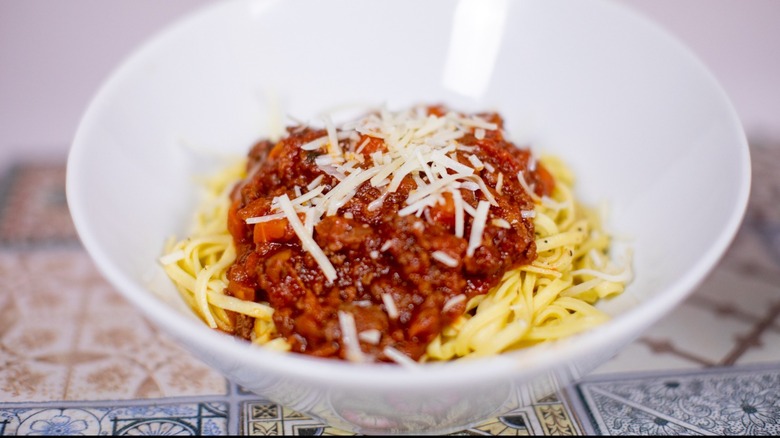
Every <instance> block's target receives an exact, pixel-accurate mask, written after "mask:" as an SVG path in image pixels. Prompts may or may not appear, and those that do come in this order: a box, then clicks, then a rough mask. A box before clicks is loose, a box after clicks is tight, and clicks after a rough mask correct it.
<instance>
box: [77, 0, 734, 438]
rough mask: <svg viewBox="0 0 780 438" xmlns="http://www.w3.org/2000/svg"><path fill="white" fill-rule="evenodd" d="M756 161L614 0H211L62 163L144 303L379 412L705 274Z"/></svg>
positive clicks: (134, 76) (262, 370) (297, 398)
mask: <svg viewBox="0 0 780 438" xmlns="http://www.w3.org/2000/svg"><path fill="white" fill-rule="evenodd" d="M347 11H348V13H347ZM380 17H381V19H379V18H380ZM291 29H296V31H294V32H293V31H291ZM617 35H619V36H620V38H616V36H617ZM680 90H685V93H681V92H680ZM749 186H750V169H749V155H748V149H747V145H746V142H745V139H744V135H743V133H742V128H741V126H740V123H739V120H738V119H737V117H736V116H735V112H734V110H733V108H732V107H731V105H730V103H729V101H728V98H727V97H726V96H725V94H724V93H723V91H722V90H721V89H720V87H719V85H718V84H717V82H716V81H715V80H714V79H713V77H712V76H711V75H710V74H709V73H708V72H707V70H706V68H705V67H703V66H702V65H701V64H700V63H699V62H698V61H697V60H696V58H695V56H693V55H692V54H691V53H689V52H688V51H687V49H685V48H684V47H682V46H681V45H680V44H679V43H677V42H676V40H674V38H673V37H670V36H669V35H667V34H666V33H664V32H663V31H661V30H660V29H658V28H657V27H656V26H655V25H653V24H652V23H650V22H649V21H647V20H646V19H644V18H643V17H640V16H638V15H636V14H635V13H633V12H632V11H630V10H628V9H625V8H624V7H622V6H620V5H616V4H613V3H610V2H603V1H587V2H578V3H577V4H575V5H572V4H566V6H565V7H564V6H563V3H561V2H549V1H534V0H528V1H518V2H508V1H504V0H490V1H487V2H485V1H473V0H461V1H460V2H457V3H453V2H444V1H441V2H439V1H432V2H426V3H424V4H417V3H415V2H411V1H408V2H407V1H402V2H398V1H392V2H390V1H388V2H384V1H380V2H372V3H365V2H318V3H316V4H305V5H303V4H301V5H297V6H296V3H295V2H274V1H259V0H234V1H228V2H222V3H219V4H215V5H212V6H209V7H206V8H204V9H201V10H198V11H194V12H193V13H192V14H190V15H188V16H187V17H184V18H182V19H181V20H179V21H178V22H176V23H174V24H172V25H171V26H170V27H169V28H167V29H165V30H163V31H161V32H160V33H159V34H158V35H156V36H154V37H153V38H152V39H150V40H149V42H147V43H146V44H145V45H144V46H142V47H141V48H139V49H138V50H137V51H136V52H135V53H133V54H132V55H131V56H129V57H128V58H127V60H126V61H125V62H124V63H123V64H122V65H121V66H119V67H118V68H117V70H116V71H115V72H114V73H113V74H112V76H111V77H110V78H109V79H108V80H107V81H106V83H105V85H104V86H103V87H102V88H101V89H100V90H99V91H98V92H97V94H96V96H95V97H94V99H93V101H92V102H91V103H90V105H89V107H88V109H87V111H86V112H85V114H84V117H83V119H82V121H81V124H80V126H79V129H78V131H77V134H76V137H75V140H74V143H73V147H72V149H71V152H70V156H69V160H68V175H67V195H68V202H69V207H70V209H71V213H72V216H73V219H74V223H75V225H76V228H77V231H78V233H79V236H80V237H81V239H82V242H83V243H84V246H85V248H86V249H87V251H88V252H89V253H90V255H91V256H92V257H93V259H94V260H95V262H96V264H97V266H98V267H99V269H100V270H101V272H102V273H103V274H104V275H105V277H106V278H107V279H108V280H109V281H110V282H111V283H112V284H113V285H114V286H115V287H116V288H117V289H118V290H119V291H120V292H122V293H123V294H124V295H125V296H126V297H127V299H128V300H130V301H131V302H133V303H134V304H135V305H137V306H138V307H139V308H140V309H142V310H143V311H144V312H145V314H146V315H147V316H148V317H149V318H150V319H151V320H153V321H154V322H155V323H156V324H158V325H159V326H160V327H162V328H163V329H164V330H165V331H166V332H168V333H169V334H171V335H172V336H173V337H174V338H176V339H177V340H179V341H180V342H181V344H182V345H183V346H184V347H186V348H187V349H188V350H189V351H191V352H192V353H193V354H194V355H195V356H197V357H199V358H201V359H202V360H204V361H205V362H207V363H208V364H210V365H211V366H213V367H214V368H215V369H217V370H219V371H221V372H223V373H224V374H225V375H226V376H227V377H228V378H230V379H232V380H233V381H235V382H237V383H239V384H240V385H242V386H243V387H246V388H247V389H249V390H252V391H255V392H257V393H258V394H262V395H263V396H266V397H268V398H269V399H271V400H273V401H275V402H278V403H281V404H283V405H285V406H288V407H290V408H292V409H296V410H299V411H301V412H304V413H307V414H310V415H313V416H315V417H318V418H321V419H323V420H324V421H326V422H328V423H329V424H331V425H334V426H336V427H340V428H343V429H347V430H352V431H356V432H362V433H387V432H429V433H434V432H435V433H442V432H451V431H455V430H459V429H462V428H464V427H468V426H469V425H471V424H474V423H476V422H479V421H482V420H484V419H485V418H487V417H488V416H489V415H498V414H500V413H502V412H506V411H508V410H511V409H513V408H516V407H517V404H518V403H522V397H520V398H518V397H517V396H516V394H518V391H519V392H520V393H528V391H530V390H529V388H535V389H534V392H533V393H534V394H537V395H538V396H543V395H544V394H541V393H542V392H545V391H542V390H540V389H539V388H546V391H553V390H555V389H556V388H559V387H561V386H563V385H566V384H568V383H570V382H572V381H573V380H575V379H577V378H579V377H581V376H583V375H585V374H586V373H588V372H589V371H591V370H592V369H593V368H595V367H596V366H598V365H599V364H601V363H603V362H604V361H606V360H607V359H609V358H610V357H611V356H612V355H614V354H615V353H616V352H617V351H619V350H620V348H622V347H623V346H625V345H626V344H627V343H629V342H631V341H632V340H633V339H635V338H636V337H637V336H639V335H640V334H641V333H642V331H643V330H644V329H646V328H647V327H649V326H650V325H651V324H654V323H656V322H657V321H658V320H659V319H660V318H661V317H662V316H663V315H664V314H666V313H667V312H669V311H670V310H671V309H673V308H674V306H675V305H676V304H677V303H679V302H680V301H681V300H683V299H684V298H685V297H686V296H687V295H688V294H689V293H690V292H691V291H692V290H694V288H695V287H696V285H697V284H698V283H699V282H701V281H702V279H703V278H705V276H706V275H707V274H708V273H709V271H710V270H711V269H712V268H713V266H714V265H715V263H716V262H717V260H718V259H719V258H720V257H721V256H722V254H723V252H724V251H725V249H726V248H727V246H728V244H729V243H730V241H731V239H732V238H733V236H734V234H735V233H736V230H737V228H738V226H739V223H740V221H741V219H742V216H743V214H744V210H745V206H746V202H747V196H748V192H749ZM712 193H716V194H717V196H712V195H711V194H712Z"/></svg>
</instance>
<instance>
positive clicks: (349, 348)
mask: <svg viewBox="0 0 780 438" xmlns="http://www.w3.org/2000/svg"><path fill="white" fill-rule="evenodd" d="M339 328H340V329H341V341H342V343H343V347H344V349H345V350H346V356H347V360H349V361H351V362H365V361H366V355H365V354H363V350H361V349H360V342H358V333H357V328H356V326H355V317H354V316H352V314H351V313H347V312H344V311H341V310H339Z"/></svg>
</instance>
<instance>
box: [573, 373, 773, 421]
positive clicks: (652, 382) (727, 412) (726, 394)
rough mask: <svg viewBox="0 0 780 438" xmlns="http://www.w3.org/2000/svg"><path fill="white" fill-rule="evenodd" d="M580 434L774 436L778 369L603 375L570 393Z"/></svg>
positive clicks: (587, 381)
mask: <svg viewBox="0 0 780 438" xmlns="http://www.w3.org/2000/svg"><path fill="white" fill-rule="evenodd" d="M572 392H574V395H573V396H572V398H574V399H576V401H577V403H575V406H578V407H576V408H575V410H577V411H578V412H577V413H578V418H580V420H581V421H583V422H584V423H585V424H584V432H585V433H590V434H599V435H602V434H603V435H713V434H714V435H778V434H780V364H778V363H776V364H774V365H773V366H771V367H764V368H763V369H762V368H756V367H753V368H713V369H709V370H704V371H695V372H689V373H679V372H678V373H665V374H651V375H625V376H615V375H613V376H605V377H603V378H590V379H586V380H585V381H584V382H581V383H579V384H577V385H576V386H575V389H574V390H572Z"/></svg>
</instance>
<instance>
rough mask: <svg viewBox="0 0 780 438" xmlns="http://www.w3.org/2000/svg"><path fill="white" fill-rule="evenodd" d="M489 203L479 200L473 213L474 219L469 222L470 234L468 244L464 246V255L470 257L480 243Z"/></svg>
mask: <svg viewBox="0 0 780 438" xmlns="http://www.w3.org/2000/svg"><path fill="white" fill-rule="evenodd" d="M489 209H490V203H489V202H487V201H479V204H478V205H477V211H476V214H475V215H474V221H473V222H471V234H470V235H469V246H468V248H466V255H467V256H469V257H471V256H473V255H474V251H475V250H476V249H477V248H478V247H479V246H480V245H482V234H483V233H484V231H485V224H486V223H487V217H488V211H489Z"/></svg>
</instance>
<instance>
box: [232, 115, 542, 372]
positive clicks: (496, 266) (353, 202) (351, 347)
mask: <svg viewBox="0 0 780 438" xmlns="http://www.w3.org/2000/svg"><path fill="white" fill-rule="evenodd" d="M503 124H504V122H503V120H502V118H501V117H500V116H499V115H498V114H496V113H479V114H471V115H467V114H461V113H456V112H453V111H450V110H448V109H447V108H445V107H443V106H426V107H415V108H413V109H411V110H409V111H407V112H403V113H388V112H386V111H377V112H376V113H371V114H369V115H367V116H366V117H364V118H362V119H360V120H357V121H355V122H351V123H346V124H343V125H340V126H338V127H337V126H334V125H333V124H332V123H330V122H329V120H327V119H326V123H325V126H324V127H321V128H318V127H311V126H305V125H299V126H293V127H290V128H288V129H287V133H286V135H285V136H284V137H283V138H282V139H280V140H278V141H275V142H274V141H270V140H263V141H260V142H258V143H257V144H256V145H255V146H254V147H253V148H252V149H251V151H250V153H249V156H248V164H247V177H246V178H245V179H244V180H243V181H241V182H240V183H239V184H238V185H236V186H235V188H234V189H233V191H232V193H231V203H232V204H231V208H230V210H229V214H228V230H229V232H230V234H231V235H232V237H233V241H234V244H235V247H236V252H237V257H236V261H235V262H234V264H233V265H232V266H231V267H230V268H229V270H228V280H229V283H228V287H227V291H226V293H227V294H228V295H231V296H234V297H236V298H240V299H242V300H250V301H256V302H259V301H263V302H268V303H269V304H270V305H271V307H273V309H274V313H273V322H274V324H275V326H276V329H277V333H278V336H281V337H284V338H285V339H286V340H287V341H288V343H289V344H290V346H291V349H292V351H294V352H298V353H303V354H308V355H313V356H320V357H338V358H341V359H347V360H354V361H390V360H391V359H392V358H391V357H388V354H389V353H388V352H389V351H397V352H400V353H402V354H404V355H406V356H408V357H409V358H411V359H412V360H418V359H419V358H420V357H422V356H423V354H424V353H425V349H426V346H427V345H428V344H429V343H430V342H431V341H432V340H433V339H434V338H435V337H436V336H438V335H439V334H440V333H441V331H442V330H443V329H444V328H445V327H447V326H448V325H449V324H451V323H452V322H453V321H455V320H456V319H457V318H458V317H459V316H460V315H462V314H463V312H464V311H465V309H466V303H467V302H468V300H470V299H471V298H472V297H475V296H477V295H481V294H486V293H487V292H488V291H489V290H490V289H491V288H493V287H495V286H496V285H497V284H498V283H499V281H500V280H501V278H502V276H503V275H504V273H505V272H507V271H508V270H511V269H514V268H517V267H518V266H522V265H526V264H529V263H530V262H532V261H533V260H534V259H535V258H536V246H535V243H534V225H533V215H534V213H533V212H534V201H533V197H543V196H546V195H549V194H550V193H552V191H553V188H554V181H553V178H552V177H551V176H550V174H549V173H548V172H547V171H546V170H545V168H544V167H543V166H542V165H541V164H539V163H538V162H537V161H536V160H535V158H534V157H533V156H532V154H531V152H530V150H528V149H524V148H519V147H517V146H516V145H515V144H513V143H511V142H510V141H508V140H507V139H506V138H505V136H504V132H503ZM231 317H232V318H235V324H234V327H235V331H236V333H235V334H237V335H238V336H241V337H244V338H247V339H248V338H250V336H251V333H252V324H253V320H252V318H251V317H248V316H245V315H242V314H239V313H233V314H231Z"/></svg>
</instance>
